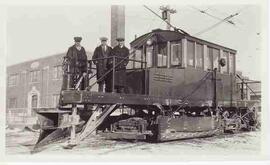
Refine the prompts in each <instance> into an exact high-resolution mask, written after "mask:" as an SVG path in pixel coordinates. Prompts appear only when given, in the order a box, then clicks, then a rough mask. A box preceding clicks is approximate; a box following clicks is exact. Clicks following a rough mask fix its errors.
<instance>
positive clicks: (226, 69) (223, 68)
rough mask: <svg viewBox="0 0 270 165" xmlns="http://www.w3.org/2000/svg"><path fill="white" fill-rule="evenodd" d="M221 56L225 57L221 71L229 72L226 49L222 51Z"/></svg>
mask: <svg viewBox="0 0 270 165" xmlns="http://www.w3.org/2000/svg"><path fill="white" fill-rule="evenodd" d="M223 58H224V59H225V64H226V65H225V66H224V67H221V71H222V72H223V73H229V71H228V70H229V63H228V61H229V60H228V58H229V52H227V51H223Z"/></svg>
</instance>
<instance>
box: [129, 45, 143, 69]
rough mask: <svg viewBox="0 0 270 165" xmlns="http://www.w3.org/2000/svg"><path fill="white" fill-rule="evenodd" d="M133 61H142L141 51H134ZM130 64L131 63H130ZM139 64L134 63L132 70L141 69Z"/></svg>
mask: <svg viewBox="0 0 270 165" xmlns="http://www.w3.org/2000/svg"><path fill="white" fill-rule="evenodd" d="M134 59H135V60H138V61H142V50H141V49H137V50H136V51H135V58H134ZM130 63H131V61H130ZM141 66H142V65H141V63H140V62H134V68H141Z"/></svg>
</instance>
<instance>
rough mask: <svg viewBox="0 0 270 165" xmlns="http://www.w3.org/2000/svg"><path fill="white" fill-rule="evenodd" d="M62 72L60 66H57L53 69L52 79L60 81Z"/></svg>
mask: <svg viewBox="0 0 270 165" xmlns="http://www.w3.org/2000/svg"><path fill="white" fill-rule="evenodd" d="M62 74H63V71H62V65H58V66H55V67H53V78H54V79H60V78H61V77H62Z"/></svg>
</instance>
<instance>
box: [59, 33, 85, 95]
mask: <svg viewBox="0 0 270 165" xmlns="http://www.w3.org/2000/svg"><path fill="white" fill-rule="evenodd" d="M81 40H82V37H74V42H75V44H74V45H73V46H71V47H69V49H68V51H67V54H66V56H65V57H64V63H63V65H64V71H65V72H69V74H70V76H71V78H70V80H71V82H70V87H71V88H75V87H78V88H79V89H80V90H84V89H85V88H86V87H87V86H88V77H87V55H86V52H85V49H84V48H83V47H82V46H81ZM65 76H66V75H65V74H64V78H63V82H64V83H63V87H62V89H65V88H66V87H67V85H66V83H67V77H65ZM76 84H79V85H76Z"/></svg>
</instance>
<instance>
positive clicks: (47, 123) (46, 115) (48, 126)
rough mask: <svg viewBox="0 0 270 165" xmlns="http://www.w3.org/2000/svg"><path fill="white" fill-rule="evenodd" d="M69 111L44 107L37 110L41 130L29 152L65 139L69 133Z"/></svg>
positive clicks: (37, 150)
mask: <svg viewBox="0 0 270 165" xmlns="http://www.w3.org/2000/svg"><path fill="white" fill-rule="evenodd" d="M70 113H71V112H70V111H62V110H58V109H45V108H42V109H39V110H38V111H37V114H38V120H39V124H40V129H41V130H40V134H39V138H38V140H37V143H36V144H35V146H34V148H33V150H32V151H31V153H36V152H39V151H41V150H43V149H44V148H45V146H47V145H49V144H52V143H56V142H59V141H61V140H65V139H66V138H67V137H68V136H69V135H70V117H69V116H70ZM79 128H82V126H81V127H78V129H79ZM78 131H79V130H78Z"/></svg>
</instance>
